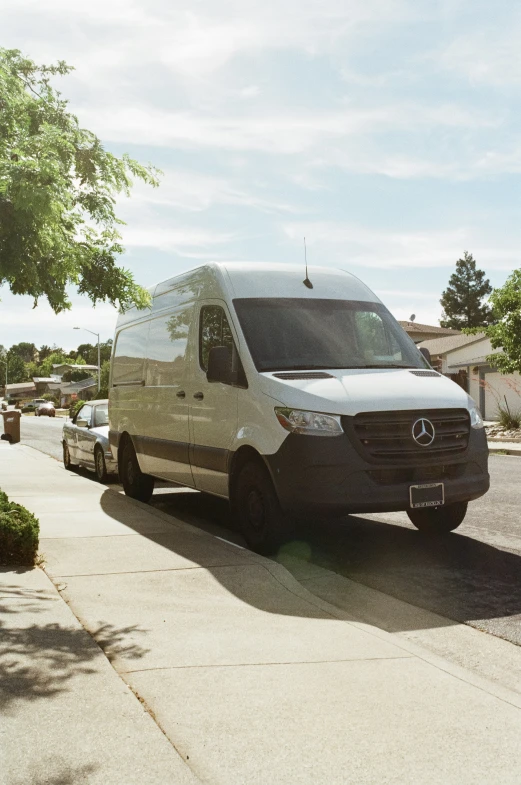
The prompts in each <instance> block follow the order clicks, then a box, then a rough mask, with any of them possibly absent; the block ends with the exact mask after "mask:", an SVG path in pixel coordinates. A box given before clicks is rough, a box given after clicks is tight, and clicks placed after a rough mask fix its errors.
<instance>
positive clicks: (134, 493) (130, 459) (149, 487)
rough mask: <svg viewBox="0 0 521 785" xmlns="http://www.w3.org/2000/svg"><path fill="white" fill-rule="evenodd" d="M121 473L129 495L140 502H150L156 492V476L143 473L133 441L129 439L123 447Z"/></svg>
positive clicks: (125, 489)
mask: <svg viewBox="0 0 521 785" xmlns="http://www.w3.org/2000/svg"><path fill="white" fill-rule="evenodd" d="M120 475H121V482H122V484H123V489H124V491H125V493H126V495H127V496H130V497H131V498H132V499H138V501H140V502H149V501H150V497H151V496H152V493H153V492H154V478H153V477H151V476H150V475H149V474H143V472H142V471H141V469H140V468H139V463H138V459H137V455H136V451H135V450H134V446H133V444H132V442H131V441H130V440H129V441H127V442H126V444H125V446H124V447H123V455H122V457H121V464H120Z"/></svg>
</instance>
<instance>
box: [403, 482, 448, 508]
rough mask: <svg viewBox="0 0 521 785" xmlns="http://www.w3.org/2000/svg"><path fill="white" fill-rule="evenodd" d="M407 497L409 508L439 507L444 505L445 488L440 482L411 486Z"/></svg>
mask: <svg viewBox="0 0 521 785" xmlns="http://www.w3.org/2000/svg"><path fill="white" fill-rule="evenodd" d="M409 497H410V502H411V507H440V506H441V505H442V504H444V503H445V487H444V485H443V483H442V482H428V483H424V484H423V485H411V487H410V488H409Z"/></svg>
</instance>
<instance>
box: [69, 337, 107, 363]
mask: <svg viewBox="0 0 521 785" xmlns="http://www.w3.org/2000/svg"><path fill="white" fill-rule="evenodd" d="M77 352H78V354H79V355H81V357H83V358H84V360H85V362H86V363H87V365H97V364H98V344H97V343H96V344H92V343H80V345H79V346H78V349H77ZM111 354H112V338H110V339H109V340H108V341H104V342H100V360H101V363H104V362H105V360H110V355H111Z"/></svg>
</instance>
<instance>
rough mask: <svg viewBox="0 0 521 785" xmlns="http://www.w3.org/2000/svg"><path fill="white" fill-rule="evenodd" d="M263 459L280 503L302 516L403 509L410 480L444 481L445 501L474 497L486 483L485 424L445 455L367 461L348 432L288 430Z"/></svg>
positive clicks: (407, 496) (287, 510)
mask: <svg viewBox="0 0 521 785" xmlns="http://www.w3.org/2000/svg"><path fill="white" fill-rule="evenodd" d="M265 459H266V462H267V465H268V468H269V470H270V473H271V476H272V479H273V482H274V484H275V487H276V489H277V493H278V497H279V500H280V503H281V505H282V508H283V509H284V510H285V511H286V512H288V513H292V514H297V515H299V516H300V517H306V516H309V515H314V516H317V515H318V516H336V515H345V514H348V513H363V512H392V511H397V510H407V509H409V489H410V486H411V485H416V484H418V483H422V482H443V483H444V486H445V504H452V503H454V502H461V501H471V500H472V499H477V498H479V497H480V496H483V494H485V493H486V492H487V491H488V488H489V484H490V479H489V474H488V447H487V440H486V435H485V431H484V429H480V430H474V429H471V432H470V436H469V443H468V447H467V449H466V450H465V451H464V452H463V453H460V454H458V455H457V457H456V456H454V457H453V458H445V459H444V460H443V461H440V460H436V458H435V457H433V458H432V460H431V461H429V462H422V463H421V464H418V463H411V462H410V461H409V462H405V461H404V462H400V461H397V460H394V461H393V462H392V463H390V462H386V463H378V462H371V461H369V460H367V459H366V458H364V456H363V455H362V454H361V453H360V450H359V449H355V447H354V446H353V444H352V443H351V441H350V439H349V437H348V435H347V434H343V436H338V437H333V438H327V437H319V436H301V435H297V434H289V435H288V437H287V438H286V440H285V441H284V443H283V444H282V446H281V448H280V449H279V451H278V452H277V453H275V454H274V455H270V456H265Z"/></svg>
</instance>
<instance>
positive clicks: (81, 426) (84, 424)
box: [75, 418, 89, 428]
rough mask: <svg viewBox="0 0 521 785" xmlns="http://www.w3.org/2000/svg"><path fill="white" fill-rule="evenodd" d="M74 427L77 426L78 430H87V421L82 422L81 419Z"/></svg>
mask: <svg viewBox="0 0 521 785" xmlns="http://www.w3.org/2000/svg"><path fill="white" fill-rule="evenodd" d="M75 425H77V426H78V428H88V427H89V423H88V421H87V420H82V419H81V418H80V419H79V420H76V422H75Z"/></svg>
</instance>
